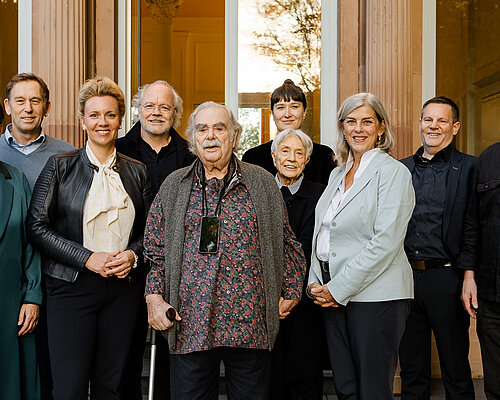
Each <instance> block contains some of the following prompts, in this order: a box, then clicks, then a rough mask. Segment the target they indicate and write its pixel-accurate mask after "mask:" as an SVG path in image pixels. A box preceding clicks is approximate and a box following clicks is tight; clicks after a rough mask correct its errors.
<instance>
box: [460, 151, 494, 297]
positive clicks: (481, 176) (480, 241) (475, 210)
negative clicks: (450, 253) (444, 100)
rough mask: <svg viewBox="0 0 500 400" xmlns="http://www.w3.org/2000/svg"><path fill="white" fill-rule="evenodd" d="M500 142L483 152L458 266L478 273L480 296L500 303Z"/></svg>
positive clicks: (478, 164)
mask: <svg viewBox="0 0 500 400" xmlns="http://www.w3.org/2000/svg"><path fill="white" fill-rule="evenodd" d="M499 162H500V142H498V143H496V144H493V145H491V146H490V147H488V148H487V149H486V150H484V151H483V153H482V154H481V156H480V157H479V161H478V163H477V169H476V175H475V185H474V191H473V193H472V199H471V202H470V205H469V210H468V212H467V218H466V220H465V232H464V241H463V244H462V252H461V253H460V257H459V259H458V266H459V267H460V268H463V269H469V270H474V271H475V279H476V284H477V294H478V296H479V297H480V298H482V299H484V300H489V301H494V302H497V303H500V239H499V238H500V169H499V167H498V165H499Z"/></svg>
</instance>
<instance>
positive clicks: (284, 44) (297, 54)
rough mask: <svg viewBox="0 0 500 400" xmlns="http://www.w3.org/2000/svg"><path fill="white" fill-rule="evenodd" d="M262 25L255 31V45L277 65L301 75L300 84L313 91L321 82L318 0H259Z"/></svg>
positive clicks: (306, 89) (319, 4) (319, 7)
mask: <svg viewBox="0 0 500 400" xmlns="http://www.w3.org/2000/svg"><path fill="white" fill-rule="evenodd" d="M256 3H257V9H258V13H259V16H260V17H262V20H263V23H264V25H265V27H266V28H265V29H264V30H263V31H262V30H260V31H259V32H257V31H254V32H253V35H254V36H255V39H256V42H255V43H254V47H255V49H256V50H257V51H258V52H259V53H260V54H262V55H264V56H267V57H270V58H271V59H272V60H273V61H274V62H275V63H276V64H277V65H279V66H280V67H284V68H285V69H286V70H287V71H291V72H294V73H296V74H298V75H299V76H300V77H301V81H300V82H296V83H298V84H299V85H300V86H303V88H304V89H305V91H307V92H313V91H314V90H315V89H317V88H319V86H320V52H321V2H320V0H258V1H257V2H256Z"/></svg>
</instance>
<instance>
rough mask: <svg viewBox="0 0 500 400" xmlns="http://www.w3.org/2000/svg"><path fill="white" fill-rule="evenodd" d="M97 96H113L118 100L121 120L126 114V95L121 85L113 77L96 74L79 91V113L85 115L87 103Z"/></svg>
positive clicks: (81, 115)
mask: <svg viewBox="0 0 500 400" xmlns="http://www.w3.org/2000/svg"><path fill="white" fill-rule="evenodd" d="M95 96H111V97H114V98H115V99H116V101H117V102H118V112H119V114H120V121H121V120H122V118H123V116H124V115H125V97H124V96H123V92H122V90H121V89H120V87H119V86H118V85H117V84H116V83H115V82H114V81H112V80H111V79H109V78H107V77H105V76H96V77H95V78H92V79H88V80H87V81H86V82H85V83H84V84H83V85H82V86H81V87H80V90H79V92H78V115H79V116H80V117H83V115H84V113H85V103H86V102H87V100H88V99H90V98H92V97H95Z"/></svg>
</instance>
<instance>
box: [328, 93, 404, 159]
mask: <svg viewBox="0 0 500 400" xmlns="http://www.w3.org/2000/svg"><path fill="white" fill-rule="evenodd" d="M364 105H368V106H370V107H371V108H372V109H373V111H374V112H375V115H376V116H377V120H378V122H379V124H380V123H382V121H384V122H385V131H384V132H383V133H382V135H381V137H380V140H377V142H376V143H375V147H377V148H379V149H381V150H383V151H385V152H386V153H389V152H390V151H391V150H392V148H393V147H394V144H395V140H394V135H393V134H392V131H391V125H390V123H389V117H388V116H387V113H386V111H385V109H384V106H383V105H382V102H381V101H380V100H379V98H378V97H377V96H375V95H374V94H372V93H358V94H355V95H352V96H350V97H348V98H347V99H345V100H344V102H343V103H342V106H340V109H339V111H338V113H337V133H336V137H335V143H334V147H335V161H336V162H337V165H338V166H342V165H344V164H345V163H346V162H347V158H348V157H349V151H350V147H349V145H348V144H347V141H346V140H345V138H344V120H345V119H346V117H347V116H348V115H349V114H350V113H351V112H353V111H354V110H356V109H357V108H359V107H363V106H364Z"/></svg>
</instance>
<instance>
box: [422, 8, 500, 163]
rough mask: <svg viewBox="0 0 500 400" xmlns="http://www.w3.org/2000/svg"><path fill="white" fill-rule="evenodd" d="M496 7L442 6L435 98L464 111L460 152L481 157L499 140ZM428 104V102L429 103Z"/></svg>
mask: <svg viewBox="0 0 500 400" xmlns="http://www.w3.org/2000/svg"><path fill="white" fill-rule="evenodd" d="M494 3H498V2H492V1H478V0H474V1H455V0H442V1H439V2H437V10H436V12H437V71H436V77H437V84H436V86H437V87H436V94H437V95H438V96H439V95H443V96H447V97H450V98H452V99H453V100H454V101H455V102H456V103H457V104H458V107H459V109H460V122H461V128H460V132H459V133H458V135H457V146H458V148H459V149H460V150H462V151H465V152H468V153H472V154H476V155H477V154H479V153H481V151H482V150H484V149H485V148H486V147H487V146H489V145H490V144H492V143H494V142H497V141H499V140H500V133H499V130H498V125H497V124H496V116H497V115H499V114H500V46H498V43H499V42H500V24H499V23H498V21H500V6H499V5H498V4H494ZM424 100H426V99H424Z"/></svg>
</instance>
